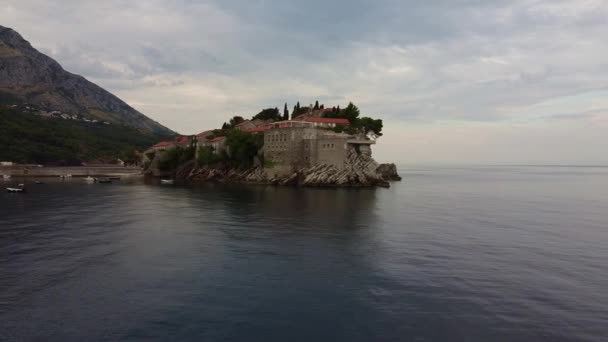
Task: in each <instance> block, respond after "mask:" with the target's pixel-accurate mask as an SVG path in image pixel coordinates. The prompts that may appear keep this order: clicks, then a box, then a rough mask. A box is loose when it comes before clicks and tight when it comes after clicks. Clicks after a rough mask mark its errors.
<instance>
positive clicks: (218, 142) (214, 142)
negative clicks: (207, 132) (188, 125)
mask: <svg viewBox="0 0 608 342" xmlns="http://www.w3.org/2000/svg"><path fill="white" fill-rule="evenodd" d="M203 147H211V148H212V149H213V153H215V154H220V153H222V152H223V151H225V150H226V137H215V138H213V139H209V140H207V139H205V140H202V141H201V140H199V141H198V142H197V147H196V155H197V158H198V153H199V150H200V149H201V148H203Z"/></svg>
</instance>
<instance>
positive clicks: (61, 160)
mask: <svg viewBox="0 0 608 342" xmlns="http://www.w3.org/2000/svg"><path fill="white" fill-rule="evenodd" d="M163 139H167V136H160V135H154V134H150V133H142V132H140V131H138V130H136V129H133V128H130V127H125V126H118V125H104V124H99V123H86V122H82V121H73V120H63V119H52V118H42V117H40V116H37V115H34V114H29V113H22V112H19V111H17V110H13V109H5V108H0V146H1V147H0V160H2V161H4V160H6V161H13V162H19V163H35V164H44V165H80V164H81V163H82V162H83V161H109V160H116V159H117V158H121V159H123V160H125V159H127V160H129V159H133V158H134V156H133V151H134V150H139V151H142V150H144V149H146V148H147V147H149V146H151V145H153V144H154V143H156V142H158V141H160V140H163Z"/></svg>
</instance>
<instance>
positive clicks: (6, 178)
mask: <svg viewBox="0 0 608 342" xmlns="http://www.w3.org/2000/svg"><path fill="white" fill-rule="evenodd" d="M2 179H4V180H9V179H11V175H2Z"/></svg>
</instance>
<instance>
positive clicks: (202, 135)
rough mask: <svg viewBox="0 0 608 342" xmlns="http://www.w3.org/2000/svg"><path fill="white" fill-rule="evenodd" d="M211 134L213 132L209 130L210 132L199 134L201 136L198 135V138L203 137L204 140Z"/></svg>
mask: <svg viewBox="0 0 608 342" xmlns="http://www.w3.org/2000/svg"><path fill="white" fill-rule="evenodd" d="M211 133H213V130H209V131H204V132H200V133H199V134H197V135H196V136H197V137H199V138H200V137H203V138H204V137H206V136H208V135H209V134H211Z"/></svg>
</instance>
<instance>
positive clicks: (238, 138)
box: [226, 130, 264, 168]
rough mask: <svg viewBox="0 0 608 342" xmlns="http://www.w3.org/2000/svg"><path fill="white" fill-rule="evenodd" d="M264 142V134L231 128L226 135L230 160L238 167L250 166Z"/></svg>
mask: <svg viewBox="0 0 608 342" xmlns="http://www.w3.org/2000/svg"><path fill="white" fill-rule="evenodd" d="M263 144H264V136H263V135H261V134H253V133H249V132H244V131H239V130H231V131H230V132H228V134H227V135H226V146H227V147H228V150H229V151H230V156H229V162H230V163H231V164H232V165H233V166H236V167H241V168H244V167H250V166H251V165H253V158H254V157H255V156H256V155H257V153H258V150H259V149H260V148H261V147H262V146H263Z"/></svg>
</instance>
